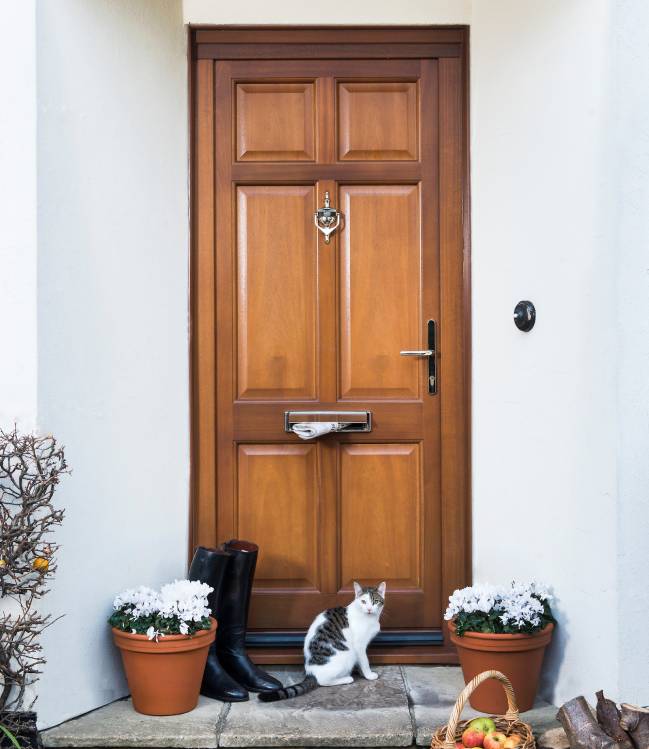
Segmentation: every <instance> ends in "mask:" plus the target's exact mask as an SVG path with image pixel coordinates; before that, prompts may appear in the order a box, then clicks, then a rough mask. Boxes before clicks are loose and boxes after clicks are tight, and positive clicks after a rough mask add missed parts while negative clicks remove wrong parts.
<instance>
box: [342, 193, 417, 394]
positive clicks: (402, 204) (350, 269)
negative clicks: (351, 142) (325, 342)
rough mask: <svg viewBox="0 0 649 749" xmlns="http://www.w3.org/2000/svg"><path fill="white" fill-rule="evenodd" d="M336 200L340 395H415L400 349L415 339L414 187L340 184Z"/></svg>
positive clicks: (413, 372)
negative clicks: (340, 220) (339, 218)
mask: <svg viewBox="0 0 649 749" xmlns="http://www.w3.org/2000/svg"><path fill="white" fill-rule="evenodd" d="M340 205H341V208H342V211H343V213H344V216H345V226H344V230H343V232H342V234H341V237H340V294H339V299H340V312H339V314H340V366H339V371H340V396H341V397H342V398H390V399H394V398H397V399H412V398H418V397H419V394H420V381H421V369H420V368H419V367H417V366H413V363H412V361H409V360H407V359H406V358H404V357H402V356H400V355H399V352H400V351H401V350H402V349H408V348H412V347H413V346H417V345H418V343H419V342H420V341H421V340H422V315H421V286H422V276H421V274H422V258H421V228H420V218H419V188H418V186H417V185H348V186H343V187H341V188H340Z"/></svg>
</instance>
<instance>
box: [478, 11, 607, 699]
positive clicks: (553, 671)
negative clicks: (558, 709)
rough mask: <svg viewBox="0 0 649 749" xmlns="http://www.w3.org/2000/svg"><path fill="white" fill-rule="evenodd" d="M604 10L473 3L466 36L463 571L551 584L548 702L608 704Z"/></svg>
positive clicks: (605, 91)
mask: <svg viewBox="0 0 649 749" xmlns="http://www.w3.org/2000/svg"><path fill="white" fill-rule="evenodd" d="M608 6H609V3H608V2H607V1H606V0H579V1H577V0H571V1H570V2H565V1H564V0H546V2H543V3H537V2H523V3H521V2H520V1H519V0H499V2H497V3H493V2H489V3H487V2H475V3H474V4H473V15H472V27H471V30H472V33H471V41H472V46H471V64H472V68H471V128H472V133H471V158H472V185H471V189H472V227H473V233H472V264H473V289H472V290H473V357H474V358H473V396H474V401H473V409H474V410H473V429H474V433H473V471H474V473H473V482H474V483H473V491H474V504H473V523H474V526H473V532H474V544H473V554H474V572H475V577H476V579H478V580H485V579H487V580H491V581H496V580H497V581H507V580H509V579H511V578H512V577H513V576H518V577H521V578H527V577H537V578H541V579H543V580H546V581H548V582H549V583H551V584H552V585H553V586H554V588H555V590H556V594H557V596H558V600H557V606H556V607H557V614H558V618H559V627H558V631H557V636H556V638H555V642H554V643H553V647H552V651H551V655H550V659H549V662H548V663H547V664H546V665H547V670H546V678H545V694H546V696H548V697H550V698H553V699H554V700H555V701H556V702H557V703H559V704H560V703H561V702H563V701H565V700H567V699H569V698H570V697H573V696H575V695H576V694H579V693H582V692H584V693H586V694H587V695H588V696H589V697H590V698H591V699H592V698H593V693H594V691H595V689H599V688H604V689H605V690H606V691H607V693H608V692H610V693H611V694H613V695H617V693H618V690H617V686H618V684H617V668H618V652H617V647H616V643H617V626H618V616H617V590H616V583H617V578H616V574H617V573H616V563H617V538H616V534H615V532H614V530H613V529H614V528H615V523H616V509H617V508H616V505H617V498H616V465H615V443H616V432H615V423H616V408H615V396H614V392H615V372H616V369H615V357H614V356H613V355H610V356H609V355H607V354H606V352H612V351H613V349H614V347H615V322H614V309H615V260H616V256H615V253H614V252H612V251H611V243H610V236H609V214H608V212H607V209H606V206H605V205H604V203H603V197H604V196H603V186H604V185H605V179H606V177H607V173H606V169H605V167H606V164H605V160H604V150H603V138H604V125H605V115H606V111H607V109H606V108H607V105H608V102H607V98H606V94H607V90H606V85H605V81H606V66H607V65H608V63H609V59H608V52H609V38H608V29H609V21H608V17H607V13H608ZM518 299H531V300H532V301H533V302H534V303H535V305H536V307H537V314H538V322H537V325H536V327H535V328H534V330H533V331H532V332H531V333H529V334H524V333H521V332H519V331H518V330H517V329H516V328H515V327H514V325H513V324H512V322H511V313H512V309H513V306H514V303H515V302H516V301H517V300H518ZM604 529H609V530H608V532H607V531H605V530H604ZM494 537H497V538H501V539H503V540H505V539H511V540H513V541H514V543H513V546H512V545H511V542H510V543H507V542H505V543H504V544H503V546H502V547H501V548H500V550H494V548H493V544H492V543H485V539H493V538H494ZM594 653H597V654H598V655H597V657H593V654H594ZM555 683H556V689H555V690H553V685H554V684H555Z"/></svg>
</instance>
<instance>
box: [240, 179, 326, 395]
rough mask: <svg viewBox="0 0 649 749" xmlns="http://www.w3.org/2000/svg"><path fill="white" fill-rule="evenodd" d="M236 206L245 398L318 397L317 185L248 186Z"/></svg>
mask: <svg viewBox="0 0 649 749" xmlns="http://www.w3.org/2000/svg"><path fill="white" fill-rule="evenodd" d="M236 203H237V270H236V273H237V319H238V324H237V361H238V367H237V372H238V397H239V398H240V399H255V398H256V399H264V398H265V399H269V398H274V399H300V398H303V399H313V398H315V397H316V393H317V367H318V353H317V341H318V332H317V323H318V248H317V238H316V236H315V233H314V227H313V221H312V214H313V211H314V210H315V191H314V189H313V186H311V185H297V186H296V185H293V186H292V185H270V186H263V185H249V186H240V187H238V188H237V193H236Z"/></svg>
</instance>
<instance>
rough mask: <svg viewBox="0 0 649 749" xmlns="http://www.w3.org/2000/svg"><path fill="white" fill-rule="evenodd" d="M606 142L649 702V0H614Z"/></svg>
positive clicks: (630, 548) (634, 640)
mask: <svg viewBox="0 0 649 749" xmlns="http://www.w3.org/2000/svg"><path fill="white" fill-rule="evenodd" d="M611 33H612V41H613V52H614V59H613V66H612V71H611V72H612V75H611V80H610V91H611V108H610V110H609V131H610V138H609V141H608V146H609V151H608V152H609V158H610V169H609V172H610V174H611V175H612V178H611V181H610V183H609V199H610V204H611V206H613V208H614V211H615V227H614V232H615V235H614V239H615V242H614V245H615V247H616V250H617V257H618V268H617V276H616V280H617V296H618V304H617V316H616V321H615V322H616V339H617V346H616V347H615V348H614V349H613V351H614V352H615V355H616V359H617V362H618V380H617V404H618V409H619V429H618V444H617V459H618V474H617V492H618V516H617V536H618V569H617V585H618V597H619V617H620V627H619V632H618V643H619V658H620V663H619V684H620V692H619V693H620V694H623V695H624V697H625V698H626V699H627V700H628V701H629V702H632V703H635V704H642V705H646V704H649V686H648V685H649V673H648V669H649V665H648V664H649V637H647V615H648V613H649V585H647V584H646V578H647V570H648V569H649V544H648V543H647V539H649V505H648V504H647V491H648V488H649V461H648V460H647V445H649V314H647V299H649V212H648V211H647V207H648V206H649V88H648V87H647V81H648V80H649V56H648V55H647V39H649V5H647V3H646V2H643V0H624V1H623V2H620V3H617V4H616V6H615V9H614V12H613V14H612V23H611Z"/></svg>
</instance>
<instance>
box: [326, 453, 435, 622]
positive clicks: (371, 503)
mask: <svg viewBox="0 0 649 749" xmlns="http://www.w3.org/2000/svg"><path fill="white" fill-rule="evenodd" d="M421 475H422V472H421V445H420V444H407V443H406V444H399V443H396V444H395V443H392V444H391V443H385V444H363V445H358V444H352V445H342V446H341V467H340V486H341V488H340V505H341V513H340V515H341V523H340V536H341V544H340V556H341V580H340V588H341V589H346V590H349V591H350V592H351V590H352V582H353V581H354V580H357V581H358V582H360V583H363V584H368V583H372V584H375V583H376V582H377V581H378V580H385V581H386V582H387V584H388V588H389V590H390V593H391V594H392V591H393V589H395V590H396V589H398V590H400V591H402V590H404V589H407V588H413V589H419V588H420V587H421V559H422V556H423V554H422V505H423V499H422V482H421ZM395 617H396V618H395ZM397 619H398V613H397V614H395V613H394V612H393V614H392V615H391V617H390V623H391V625H392V626H398V625H399V624H400V622H398V621H397ZM408 624H409V622H408ZM406 626H407V624H406Z"/></svg>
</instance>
